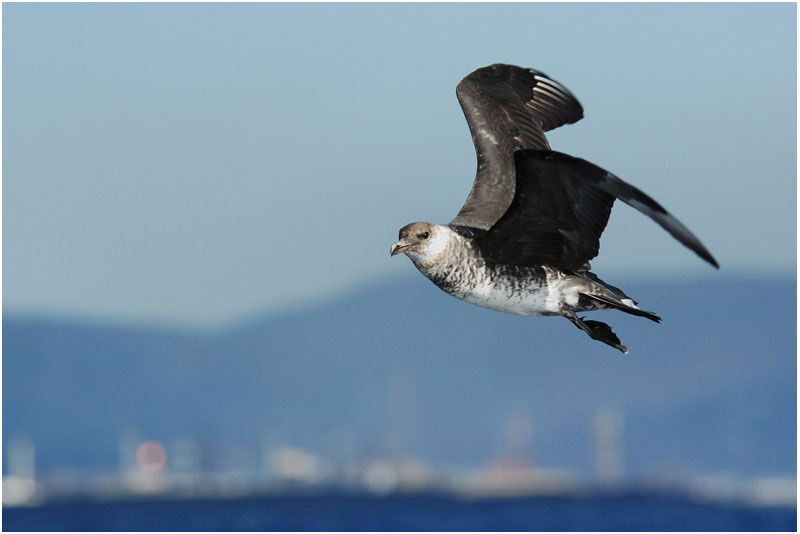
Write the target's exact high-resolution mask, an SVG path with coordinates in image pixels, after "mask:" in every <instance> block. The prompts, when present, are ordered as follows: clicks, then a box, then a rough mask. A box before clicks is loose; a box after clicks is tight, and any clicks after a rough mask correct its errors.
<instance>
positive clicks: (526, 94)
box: [391, 64, 719, 354]
mask: <svg viewBox="0 0 800 534" xmlns="http://www.w3.org/2000/svg"><path fill="white" fill-rule="evenodd" d="M456 95H457V96H458V101H459V103H460V104H461V108H462V110H463V111H464V115H465V116H466V118H467V123H468V124H469V129H470V132H471V134H472V141H473V143H474V144H475V151H476V152H477V154H478V171H477V175H476V176H475V182H474V183H473V185H472V190H471V191H470V193H469V196H468V197H467V200H466V202H465V203H464V205H463V207H462V208H461V211H459V212H458V215H456V217H455V218H454V219H453V220H452V221H450V223H449V224H446V225H439V224H433V223H429V222H415V223H411V224H407V225H406V226H404V227H402V228H401V229H400V233H399V240H398V241H397V242H396V243H394V244H393V245H392V247H391V255H392V256H394V255H395V254H401V253H405V254H406V255H407V256H408V257H409V258H410V259H411V261H412V262H413V263H414V266H416V268H417V269H419V271H420V272H421V273H422V274H424V275H425V276H426V277H427V278H428V279H430V280H431V281H432V282H433V283H434V284H436V285H437V286H438V287H439V288H440V289H442V290H443V291H445V292H446V293H448V294H450V295H452V296H454V297H456V298H459V299H462V300H465V301H467V302H470V303H472V304H477V305H478V306H483V307H486V308H490V309H493V310H499V311H503V312H508V313H514V314H518V315H550V316H557V315H562V316H564V317H566V318H567V319H569V320H570V321H572V323H573V324H574V325H575V326H577V327H578V328H579V329H581V330H583V331H584V332H586V333H587V334H588V335H589V336H590V337H591V338H592V339H595V340H597V341H602V342H603V343H606V344H608V345H610V346H612V347H614V348H616V349H619V350H620V351H622V352H623V353H625V354H627V353H628V349H627V348H626V347H625V346H624V345H623V344H622V343H621V342H620V340H619V338H618V337H617V335H616V334H615V333H614V332H613V331H612V330H611V327H610V326H609V325H607V324H605V323H601V322H600V321H593V320H587V319H586V318H585V317H579V316H578V313H580V312H585V311H591V310H604V309H616V310H620V311H623V312H625V313H629V314H632V315H637V316H640V317H646V318H647V319H650V320H651V321H655V322H659V321H660V320H661V318H660V317H659V316H657V315H656V314H654V313H652V312H649V311H645V310H643V309H641V308H639V306H638V304H637V303H636V301H634V300H633V299H631V298H630V297H629V296H628V295H626V294H625V293H624V292H623V291H622V290H621V289H619V288H617V287H614V286H612V285H610V284H607V283H605V282H603V281H602V280H601V279H600V278H598V277H597V275H595V274H594V273H592V272H591V271H590V269H591V266H590V264H589V260H591V259H592V258H594V257H595V256H597V254H598V252H599V249H600V235H601V234H602V233H603V230H604V229H605V227H606V223H607V222H608V217H609V215H610V214H611V207H612V205H613V204H614V200H616V199H619V200H621V201H623V202H625V203H626V204H628V205H630V206H633V207H634V208H636V209H637V210H639V211H640V212H642V213H644V214H645V215H647V216H648V217H650V218H651V219H653V220H654V221H655V222H656V223H658V224H659V225H661V227H662V228H664V229H665V230H666V231H667V232H669V233H670V234H672V236H673V237H674V238H675V239H677V240H678V241H680V242H681V243H683V244H684V245H685V246H686V247H688V248H690V249H691V250H693V251H694V252H695V253H696V254H697V255H698V256H700V257H701V258H703V259H704V260H705V261H707V262H708V263H710V264H711V265H713V266H714V267H717V268H719V265H718V264H717V261H716V260H715V259H714V257H713V256H712V255H711V253H710V252H709V251H708V250H707V249H706V248H705V247H704V246H703V244H702V243H700V241H699V240H698V239H697V238H696V237H695V236H694V234H692V232H690V231H689V229H688V228H686V227H685V226H684V225H683V224H682V223H681V222H680V221H678V219H676V218H675V217H674V216H672V215H671V214H670V213H668V212H667V210H665V209H664V208H663V207H662V206H661V205H660V204H659V203H658V202H656V201H655V200H653V199H652V198H651V197H649V196H648V195H646V194H645V193H643V192H642V191H640V190H639V189H637V188H635V187H634V186H632V185H630V184H628V183H627V182H624V181H622V180H621V179H619V178H618V177H617V176H615V175H613V174H611V173H610V172H608V171H606V170H604V169H601V168H600V167H598V166H597V165H594V164H593V163H590V162H588V161H586V160H583V159H580V158H576V157H573V156H569V155H567V154H564V153H561V152H555V151H552V150H550V145H549V144H548V143H547V139H546V138H545V136H544V132H547V131H549V130H552V129H554V128H557V127H559V126H561V125H563V124H572V123H574V122H577V121H578V120H580V119H581V118H582V117H583V108H582V107H581V105H580V103H579V102H578V101H577V100H576V98H575V97H574V96H573V95H572V93H570V92H569V90H568V89H567V88H566V87H564V86H563V85H561V84H559V83H558V82H556V81H555V80H552V79H551V78H549V77H548V76H547V75H545V74H544V73H542V72H540V71H537V70H534V69H525V68H521V67H516V66H513V65H504V64H495V65H489V66H488V67H483V68H480V69H478V70H476V71H475V72H473V73H471V74H469V75H468V76H466V77H465V78H464V79H463V80H461V82H459V84H458V87H457V88H456Z"/></svg>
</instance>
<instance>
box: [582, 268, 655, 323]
mask: <svg viewBox="0 0 800 534" xmlns="http://www.w3.org/2000/svg"><path fill="white" fill-rule="evenodd" d="M583 275H584V276H586V277H587V278H588V279H590V280H591V281H592V282H595V284H593V286H594V289H596V290H595V291H591V292H581V296H583V297H585V298H587V299H590V300H593V301H595V302H598V303H601V304H603V305H604V307H606V308H613V309H615V310H619V311H623V312H625V313H629V314H631V315H638V316H639V317H646V318H648V319H650V320H651V321H655V322H656V323H660V322H661V317H659V316H658V315H656V314H655V313H653V312H649V311H646V310H643V309H641V308H640V307H639V305H638V303H637V302H636V301H635V300H633V299H632V298H630V297H629V296H628V295H626V294H625V293H624V292H623V291H622V290H621V289H620V288H618V287H614V286H612V285H611V284H607V283H605V282H603V281H602V280H600V278H598V277H597V275H595V274H594V273H591V272H589V271H586V272H584V273H583Z"/></svg>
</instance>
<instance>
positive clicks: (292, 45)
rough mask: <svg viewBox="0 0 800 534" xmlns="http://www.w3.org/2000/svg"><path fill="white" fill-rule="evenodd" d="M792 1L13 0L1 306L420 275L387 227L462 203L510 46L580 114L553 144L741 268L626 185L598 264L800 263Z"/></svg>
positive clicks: (335, 288) (269, 301)
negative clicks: (472, 114) (480, 108)
mask: <svg viewBox="0 0 800 534" xmlns="http://www.w3.org/2000/svg"><path fill="white" fill-rule="evenodd" d="M795 12H796V7H795V5H794V4H779V5H776V4H747V5H743V4H735V5H730V4H728V5H726V4H671V5H664V4H615V5H604V4H505V5H482V4H435V5H418V4H416V5H414V4H405V5H395V4H392V5H383V4H349V5H337V4H325V5H319V4H316V5H310V4H294V5H285V4H278V5H270V4H238V5H234V4H227V5H226V4H151V3H145V4H83V5H70V4H4V5H3V305H4V308H5V310H6V312H24V313H38V312H44V313H48V314H57V315H73V316H78V317H93V318H97V317H103V318H107V319H111V320H127V319H134V320H137V321H144V322H148V323H167V324H187V325H214V324H221V323H227V322H230V321H232V320H235V319H236V318H240V317H243V316H246V315H247V314H249V313H253V312H256V311H263V310H270V309H272V310H279V309H281V308H284V307H287V306H298V305H303V304H305V303H308V302H312V301H313V300H315V299H318V298H325V297H328V296H330V295H332V294H336V293H342V292H346V291H349V290H351V289H352V288H354V287H357V286H359V285H361V284H365V283H373V282H375V281H377V280H380V279H382V278H389V277H397V276H400V275H401V273H406V274H409V275H410V274H411V272H412V270H413V267H412V265H411V264H410V262H408V261H407V260H406V259H405V258H393V259H392V260H390V259H389V246H390V244H391V243H392V242H393V241H394V239H395V238H396V235H397V230H398V229H399V227H401V226H403V225H404V224H406V223H408V222H411V221H415V220H430V221H433V222H438V223H446V222H447V221H449V220H450V219H451V218H452V217H453V215H454V214H455V213H456V212H457V211H458V209H459V207H460V205H461V203H462V202H463V200H464V198H465V197H466V194H467V192H468V191H469V188H470V186H471V182H472V178H473V176H474V171H475V154H474V151H473V148H472V145H471V140H470V137H469V132H468V130H467V125H466V122H465V121H464V119H463V116H462V114H461V110H460V108H459V106H458V103H457V101H456V98H455V86H456V84H457V83H458V81H459V80H460V79H461V78H462V77H463V76H464V75H466V74H468V73H469V72H470V71H472V70H473V69H475V68H477V67H481V66H484V65H487V64H490V63H494V62H507V63H515V64H518V65H522V66H526V67H535V68H537V69H540V70H543V71H544V72H546V73H548V74H549V75H550V76H552V77H553V78H555V79H556V80H559V81H560V82H562V83H564V84H565V85H566V86H567V87H569V88H570V89H571V90H572V92H573V93H574V94H575V95H576V96H577V97H578V99H579V100H580V101H581V103H582V104H583V106H584V109H585V115H586V117H585V118H584V119H583V120H582V121H580V122H579V123H577V124H575V125H571V126H566V127H564V128H561V129H559V130H557V131H555V132H553V133H552V134H551V135H549V138H550V140H551V145H552V147H553V148H554V149H556V150H560V151H563V152H567V153H569V154H572V155H575V156H579V157H583V158H585V159H588V160H590V161H593V162H594V163H597V164H598V165H601V166H603V167H605V168H607V169H609V170H611V171H612V172H614V173H615V174H617V175H618V176H620V177H621V178H623V179H625V180H627V181H630V182H632V183H633V184H634V185H636V186H638V187H640V188H641V189H643V190H644V191H646V192H647V193H649V194H651V195H652V196H653V197H655V198H656V199H657V200H658V201H660V202H661V203H662V204H664V205H665V206H666V207H667V209H669V210H671V211H672V212H673V213H674V214H675V215H677V216H678V217H679V218H680V219H681V220H682V221H683V222H684V223H685V224H686V225H687V226H689V227H690V228H691V229H692V230H693V231H694V232H695V233H696V234H697V235H698V236H699V237H700V238H701V240H702V241H703V242H704V243H705V244H706V245H707V246H708V248H709V249H710V250H711V251H712V252H713V253H714V255H715V256H716V257H717V259H718V260H719V262H720V264H721V265H722V271H720V272H719V273H716V272H714V271H713V269H711V268H710V267H708V266H707V265H705V264H704V263H703V262H702V261H701V260H700V259H698V258H697V257H695V256H694V255H693V254H692V253H691V252H689V251H688V250H686V249H685V248H683V247H682V246H681V245H680V244H678V243H677V242H676V241H674V240H673V239H672V238H671V237H670V236H669V235H668V234H666V233H665V232H664V231H662V230H661V229H660V228H658V227H657V226H656V225H655V224H654V223H652V222H651V221H649V220H648V219H646V218H645V217H644V216H642V215H640V214H638V213H636V212H634V211H633V210H631V209H630V208H628V207H627V206H624V205H617V206H616V207H615V209H614V212H613V213H612V216H611V223H610V224H609V227H608V229H607V231H606V233H605V235H604V239H603V241H602V247H601V254H600V257H599V258H598V259H597V260H595V261H594V262H593V264H594V266H595V270H596V271H597V272H598V273H599V274H600V275H601V276H602V277H603V278H605V279H607V280H608V281H609V282H612V283H619V284H620V285H623V287H624V280H625V277H626V276H627V277H632V276H636V277H640V276H646V275H649V274H653V275H667V276H724V275H726V274H728V275H729V274H741V273H757V274H765V275H772V274H776V273H778V274H780V273H791V272H794V270H795V268H796V167H795V161H796V143H797V141H796V14H795ZM414 274H416V273H414ZM419 282H420V283H427V282H425V280H423V279H422V278H420V280H419Z"/></svg>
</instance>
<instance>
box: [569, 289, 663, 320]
mask: <svg viewBox="0 0 800 534" xmlns="http://www.w3.org/2000/svg"><path fill="white" fill-rule="evenodd" d="M581 295H584V296H585V297H586V298H589V299H592V300H596V301H597V302H602V303H603V304H605V305H606V306H608V307H609V308H614V309H615V310H619V311H624V312H625V313H630V314H631V315H638V316H639V317H646V318H648V319H650V320H651V321H655V322H656V323H660V322H661V317H659V316H658V315H656V314H655V313H653V312H649V311H645V310H641V309H639V308H634V307H633V306H628V305H627V304H625V303H624V302H620V301H617V300H613V299H610V298H606V297H603V296H601V295H587V294H586V293H581Z"/></svg>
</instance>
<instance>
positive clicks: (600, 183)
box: [476, 150, 719, 270]
mask: <svg viewBox="0 0 800 534" xmlns="http://www.w3.org/2000/svg"><path fill="white" fill-rule="evenodd" d="M515 160H516V168H517V173H516V176H517V184H516V194H515V195H514V200H513V202H512V203H511V206H510V207H509V208H508V210H507V211H506V213H505V214H504V215H503V216H502V217H501V218H500V220H499V221H497V224H495V225H494V226H493V227H492V228H491V229H490V230H489V231H488V232H486V233H485V234H483V235H482V236H480V237H478V238H477V239H476V241H477V243H478V246H479V247H480V249H481V252H482V253H483V255H484V257H486V258H487V259H489V260H491V261H494V262H497V263H502V264H508V265H524V266H535V265H550V266H553V267H558V268H561V269H573V270H581V269H586V268H588V261H589V260H590V259H592V258H594V257H595V256H597V253H598V252H599V250H600V235H601V234H602V233H603V230H604V229H605V227H606V223H608V217H609V215H610V214H611V207H612V205H613V204H614V200H615V199H620V200H622V201H623V202H625V203H626V204H628V205H630V206H633V207H634V208H636V209H637V210H639V211H641V212H642V213H644V214H645V215H647V216H648V217H650V218H651V219H653V220H654V221H655V222H657V223H658V224H659V225H661V227H662V228H664V229H665V230H666V231H667V232H669V233H670V234H672V236H673V237H674V238H675V239H677V240H678V241H680V242H681V243H683V244H684V245H685V246H687V247H688V248H690V249H691V250H693V251H694V252H695V253H696V254H697V255H698V256H700V257H701V258H703V259H704V260H706V261H707V262H709V263H710V264H711V265H713V266H714V267H717V268H719V265H718V264H717V261H716V260H715V259H714V257H713V256H712V255H711V253H710V252H709V251H708V250H707V249H706V248H705V247H704V246H703V244H702V243H700V241H699V240H698V239H697V238H696V237H695V236H694V234H692V232H690V231H689V229H688V228H686V227H685V226H684V225H683V224H682V223H681V222H680V221H679V220H678V219H676V218H675V217H673V216H672V215H670V214H669V213H668V212H667V210H665V209H664V208H663V207H662V206H661V205H660V204H659V203H658V202H656V201H655V200H653V199H652V198H650V197H649V196H648V195H646V194H645V193H643V192H642V191H640V190H639V189H637V188H635V187H633V186H632V185H630V184H628V183H626V182H623V181H622V180H620V179H619V178H617V177H616V176H614V175H613V174H611V173H610V172H608V171H606V170H604V169H601V168H600V167H598V166H597V165H594V164H593V163H589V162H588V161H586V160H583V159H580V158H574V157H572V156H569V155H567V154H562V153H560V152H552V151H540V150H524V151H519V152H517V153H516V154H515Z"/></svg>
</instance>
